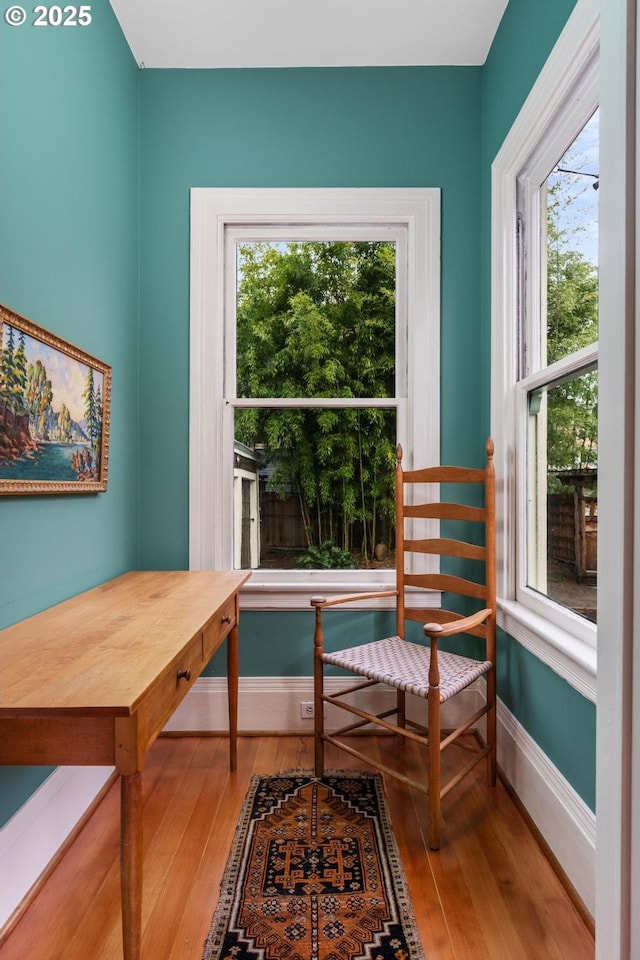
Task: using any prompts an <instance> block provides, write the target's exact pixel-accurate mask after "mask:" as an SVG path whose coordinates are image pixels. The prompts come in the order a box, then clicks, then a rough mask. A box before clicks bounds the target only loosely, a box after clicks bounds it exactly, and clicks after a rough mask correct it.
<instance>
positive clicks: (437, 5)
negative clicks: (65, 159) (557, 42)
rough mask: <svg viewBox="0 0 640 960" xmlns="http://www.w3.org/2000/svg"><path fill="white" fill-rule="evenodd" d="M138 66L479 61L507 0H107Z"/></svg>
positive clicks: (368, 64)
mask: <svg viewBox="0 0 640 960" xmlns="http://www.w3.org/2000/svg"><path fill="white" fill-rule="evenodd" d="M111 5H112V7H113V9H114V10H115V12H116V16H117V17H118V20H119V21H120V25H121V27H122V30H123V32H124V34H125V37H126V38H127V41H128V43H129V46H130V47H131V50H132V52H133V55H134V57H135V58H136V61H137V62H138V63H139V64H140V65H144V66H145V67H338V66H355V67H360V66H413V65H424V64H434V65H435V64H438V65H444V64H451V65H462V64H467V65H474V64H476V65H477V64H482V63H484V61H485V59H486V56H487V53H488V52H489V48H490V46H491V42H492V40H493V37H494V35H495V32H496V30H497V28H498V24H499V23H500V19H501V17H502V14H503V12H504V9H505V7H506V5H507V0H313V2H312V0H224V2H223V0H111Z"/></svg>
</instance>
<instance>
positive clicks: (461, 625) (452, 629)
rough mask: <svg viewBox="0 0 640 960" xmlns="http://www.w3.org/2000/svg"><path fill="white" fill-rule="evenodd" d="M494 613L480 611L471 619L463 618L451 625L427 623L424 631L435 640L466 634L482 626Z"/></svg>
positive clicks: (426, 635) (452, 622)
mask: <svg viewBox="0 0 640 960" xmlns="http://www.w3.org/2000/svg"><path fill="white" fill-rule="evenodd" d="M492 613H493V610H492V609H491V608H487V609H485V610H478V612H477V613H472V614H471V616H470V617H462V618H461V619H460V620H452V621H451V622H450V623H425V625H424V627H423V628H422V629H423V631H424V635H425V637H433V639H438V640H439V639H440V637H452V636H454V635H455V634H457V633H465V632H466V631H467V630H471V628H472V627H478V626H480V624H481V623H483V622H484V621H485V620H486V619H487V617H488V616H490V615H491V614H492Z"/></svg>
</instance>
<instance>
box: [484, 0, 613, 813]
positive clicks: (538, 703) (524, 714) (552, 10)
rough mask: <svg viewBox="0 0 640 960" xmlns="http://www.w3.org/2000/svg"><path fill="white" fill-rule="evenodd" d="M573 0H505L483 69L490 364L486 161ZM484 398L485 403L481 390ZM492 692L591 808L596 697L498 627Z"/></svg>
mask: <svg viewBox="0 0 640 960" xmlns="http://www.w3.org/2000/svg"><path fill="white" fill-rule="evenodd" d="M574 6H575V0H536V3H531V2H530V0H510V3H509V5H508V7H507V9H506V11H505V14H504V17H503V18H502V22H501V24H500V28H499V30H498V32H497V34H496V37H495V40H494V42H493V45H492V48H491V51H490V54H489V57H488V58H487V62H486V64H485V66H484V68H483V74H482V98H483V109H482V126H483V144H482V237H483V243H482V249H483V260H482V278H483V280H482V282H483V307H484V323H483V330H484V342H483V354H484V357H485V360H484V363H483V364H482V366H483V369H484V370H486V371H488V370H489V369H490V330H491V323H490V278H491V261H490V250H491V164H492V162H493V159H494V157H495V156H496V154H497V152H498V151H499V149H500V147H501V146H502V143H503V141H504V139H505V137H506V135H507V134H508V132H509V130H510V128H511V125H512V124H513V122H514V120H515V119H516V116H517V115H518V112H519V110H520V108H521V107H522V105H523V103H524V101H525V100H526V98H527V96H528V94H529V91H530V90H531V87H532V86H533V84H534V82H535V80H536V77H537V76H538V74H539V72H540V70H541V69H542V67H543V65H544V63H545V61H546V59H547V57H548V56H549V53H550V52H551V49H552V48H553V45H554V44H555V42H556V40H557V38H558V36H559V34H560V32H561V31H562V29H563V27H564V25H565V23H566V21H567V19H568V17H569V15H570V14H571V12H572V10H573V8H574ZM484 402H485V403H486V404H487V406H488V403H489V395H488V392H485V393H484ZM498 650H499V658H500V659H499V670H498V694H499V696H500V698H501V699H502V700H503V702H504V703H505V706H507V707H508V709H509V710H511V712H512V713H513V714H514V715H515V716H516V717H517V719H518V720H519V721H520V723H522V725H523V726H524V727H525V729H526V730H527V732H528V733H529V734H530V735H531V736H532V737H533V739H534V740H535V741H536V742H537V743H538V745H539V746H540V747H541V748H542V750H543V751H544V752H545V753H546V754H547V756H548V757H549V759H550V760H551V761H552V763H554V764H555V765H556V767H557V768H558V769H559V770H560V771H561V773H562V774H563V775H564V776H565V777H566V778H567V780H568V781H569V783H571V785H572V786H573V787H574V789H575V790H576V791H577V792H578V793H579V795H580V796H581V797H582V799H583V800H584V801H585V803H587V804H588V805H589V807H590V808H591V809H592V810H595V776H596V774H595V750H596V740H595V727H596V709H595V705H594V704H593V703H591V702H590V701H589V700H586V699H585V698H584V697H583V696H581V694H579V693H578V692H577V691H576V690H574V688H573V687H571V686H570V685H569V684H567V683H565V682H564V681H563V680H562V679H560V678H559V677H558V676H557V674H555V673H554V672H553V671H552V670H551V669H549V667H547V666H545V665H544V664H543V663H541V662H540V661H539V660H538V659H537V658H536V657H534V656H532V655H531V654H530V653H528V652H527V651H526V650H525V649H524V648H523V647H522V646H521V645H520V644H519V643H517V642H516V641H515V640H513V639H512V638H511V637H509V636H508V635H507V634H504V633H502V634H501V635H500V638H499V648H498Z"/></svg>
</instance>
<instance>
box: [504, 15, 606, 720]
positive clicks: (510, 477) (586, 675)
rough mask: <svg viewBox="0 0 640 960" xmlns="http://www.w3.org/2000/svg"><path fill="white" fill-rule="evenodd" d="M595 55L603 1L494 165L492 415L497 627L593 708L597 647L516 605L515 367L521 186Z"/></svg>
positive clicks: (586, 82)
mask: <svg viewBox="0 0 640 960" xmlns="http://www.w3.org/2000/svg"><path fill="white" fill-rule="evenodd" d="M598 49H599V3H598V0H579V2H578V4H577V5H576V7H575V8H574V11H573V13H572V14H571V16H570V18H569V20H568V22H567V24H566V26H565V29H564V30H563V32H562V34H561V35H560V37H559V39H558V42H557V43H556V45H555V47H554V48H553V50H552V52H551V54H550V56H549V58H548V60H547V62H546V64H545V66H544V67H543V69H542V71H541V73H540V75H539V77H538V79H537V81H536V83H535V85H534V86H533V88H532V90H531V92H530V94H529V96H528V98H527V100H526V102H525V104H524V106H523V107H522V109H521V111H520V113H519V114H518V117H517V118H516V120H515V122H514V124H513V126H512V128H511V130H510V132H509V134H508V135H507V137H506V139H505V141H504V143H503V145H502V147H501V149H500V151H499V152H498V154H497V156H496V158H495V160H494V162H493V166H492V198H491V231H492V236H491V261H492V274H491V326H492V347H491V356H492V376H491V409H492V435H493V437H494V440H495V447H496V477H497V509H498V516H500V517H501V518H502V519H503V523H502V524H501V525H500V529H499V533H498V541H497V549H498V564H497V569H498V624H499V625H500V626H501V627H502V628H503V629H504V630H506V631H507V632H508V633H509V634H510V635H511V636H513V637H514V638H515V639H516V640H518V641H519V642H520V643H521V644H522V645H523V646H524V647H526V648H527V649H528V650H530V651H531V652H532V653H533V654H534V655H535V656H536V657H538V658H539V659H540V660H541V661H543V662H544V663H546V664H547V665H548V666H550V667H551V668H552V669H553V670H554V671H555V672H556V673H558V674H559V675H560V676H562V677H563V678H564V679H565V680H567V682H568V683H570V684H571V685H572V686H573V687H575V688H576V689H577V690H579V691H580V692H581V693H582V694H583V695H584V696H585V697H587V698H588V699H589V700H591V701H592V702H594V703H595V700H596V663H597V655H596V649H595V644H594V643H593V642H589V641H587V640H585V639H584V631H585V624H584V621H582V620H581V618H578V617H576V616H573V615H572V614H571V613H570V612H567V614H566V615H563V616H562V617H561V618H559V619H560V622H558V619H556V622H553V619H550V618H549V616H548V614H547V615H544V616H541V615H540V613H539V611H538V612H536V611H534V610H532V609H531V608H530V607H528V606H526V605H525V604H523V603H521V602H518V601H517V600H516V583H517V552H516V548H515V544H516V534H517V530H518V524H519V522H521V521H522V518H518V515H517V503H516V490H515V477H516V470H517V467H518V464H517V462H516V459H517V445H516V435H517V430H518V427H519V423H518V418H519V410H518V403H517V392H516V391H515V390H514V385H515V383H516V381H517V360H518V339H517V329H516V323H515V317H516V315H517V314H516V308H517V297H518V290H517V250H516V242H515V223H516V178H517V177H518V175H519V174H521V172H522V171H523V170H525V169H526V168H527V166H529V167H531V162H530V161H531V158H532V157H534V158H535V156H536V147H537V145H538V144H539V143H540V142H541V141H542V140H544V139H545V135H546V133H547V131H548V129H549V126H550V125H551V124H553V123H555V122H556V120H557V118H558V116H559V114H560V113H561V112H562V114H563V115H564V116H565V117H566V116H567V112H569V115H571V108H570V107H569V106H568V104H569V102H570V100H569V98H570V97H571V96H573V99H574V104H578V109H577V110H575V111H574V113H575V114H576V117H577V115H578V114H580V112H581V110H580V107H579V103H580V101H581V99H582V97H584V96H590V95H591V91H592V89H593V82H594V71H595V80H596V82H597V57H598ZM583 111H584V108H582V112H583ZM570 122H574V124H575V130H574V135H577V133H578V132H579V129H580V127H581V125H582V124H581V123H580V122H579V121H578V120H577V119H576V120H575V121H570ZM520 529H522V528H520ZM546 606H547V610H548V609H551V608H553V607H555V606H556V605H554V604H553V603H552V602H551V601H549V602H548V604H547V605H546ZM543 609H544V608H543ZM576 621H580V622H579V623H578V622H576ZM586 629H587V630H589V627H588V626H587V627H586ZM594 629H595V628H594ZM581 635H582V636H581Z"/></svg>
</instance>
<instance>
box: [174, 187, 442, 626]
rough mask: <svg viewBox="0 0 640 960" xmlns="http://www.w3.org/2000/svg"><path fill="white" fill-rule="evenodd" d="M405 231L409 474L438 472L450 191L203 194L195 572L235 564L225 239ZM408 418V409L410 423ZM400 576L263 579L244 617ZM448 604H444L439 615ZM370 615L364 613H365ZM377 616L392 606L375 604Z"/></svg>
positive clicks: (195, 200)
mask: <svg viewBox="0 0 640 960" xmlns="http://www.w3.org/2000/svg"><path fill="white" fill-rule="evenodd" d="M319 223H321V224H332V223H333V224H336V225H338V224H340V225H353V226H354V227H355V226H357V225H361V226H366V225H367V224H384V223H387V224H397V225H399V226H402V227H404V228H406V232H407V260H408V282H407V315H408V331H407V336H408V343H407V365H408V370H407V379H408V395H407V399H406V404H403V405H402V406H405V407H406V417H404V418H403V419H404V420H406V423H405V424H403V425H402V434H401V435H403V436H406V438H407V442H406V443H405V444H404V447H405V463H406V465H407V466H408V467H410V466H411V465H412V463H413V462H415V463H416V464H421V463H438V462H439V454H440V400H439V398H440V190H439V189H437V188H426V187H425V188H406V189H404V188H389V189H387V188H353V189H351V188H335V189H325V188H308V189H306V188H291V189H288V188H285V189H278V188H274V189H261V188H220V189H218V188H208V187H202V188H193V189H192V190H191V308H190V425H189V566H190V568H191V569H196V570H202V569H213V570H215V569H222V568H226V567H229V566H230V565H231V563H232V555H231V547H230V543H231V539H232V523H233V520H232V516H231V510H230V505H229V504H227V503H226V502H225V484H222V483H219V482H216V477H217V475H218V473H219V469H218V464H219V462H220V452H221V450H222V444H223V443H224V442H228V437H226V436H225V433H226V432H228V431H225V429H224V422H225V418H224V416H223V410H222V398H223V396H224V369H223V361H224V349H223V347H224V341H223V337H224V323H223V318H224V307H225V305H224V292H225V284H224V271H225V256H224V251H225V231H227V230H228V229H229V228H233V227H236V226H242V225H247V226H249V225H257V226H258V227H260V226H274V227H279V226H287V225H304V224H309V225H313V224H319ZM400 415H401V407H400V408H399V416H400ZM394 580H395V574H394V571H392V570H390V571H375V572H372V571H328V572H327V571H316V570H311V571H302V570H300V571H298V570H296V571H289V572H287V571H267V570H255V571H254V572H253V575H252V577H251V579H250V580H249V581H248V584H247V585H246V586H245V588H244V589H243V591H242V597H241V602H242V606H243V608H245V609H262V610H264V609H267V610H270V609H287V610H291V609H305V610H307V609H309V596H310V594H311V593H322V594H324V595H332V594H338V593H346V592H351V591H352V590H357V591H369V590H371V591H376V590H382V589H388V588H389V586H390V585H391V584H392V583H393V582H394ZM438 601H439V598H438V596H437V595H435V594H434V596H433V601H432V604H431V603H429V605H434V606H435V605H437V604H438ZM362 606H363V605H362V604H360V609H362ZM370 606H371V607H372V608H387V607H389V606H392V604H389V602H388V601H382V600H379V601H375V602H373V603H371V604H370Z"/></svg>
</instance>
